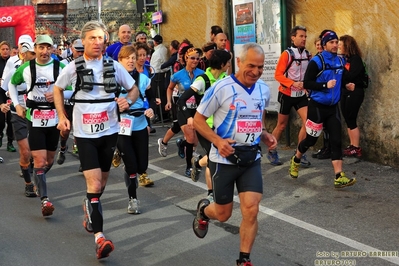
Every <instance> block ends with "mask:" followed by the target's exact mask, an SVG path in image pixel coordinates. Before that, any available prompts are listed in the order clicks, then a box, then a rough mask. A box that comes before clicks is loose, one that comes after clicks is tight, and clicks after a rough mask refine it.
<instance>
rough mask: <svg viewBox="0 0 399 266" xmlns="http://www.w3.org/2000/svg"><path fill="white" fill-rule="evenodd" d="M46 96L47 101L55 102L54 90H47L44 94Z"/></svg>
mask: <svg viewBox="0 0 399 266" xmlns="http://www.w3.org/2000/svg"><path fill="white" fill-rule="evenodd" d="M44 97H46V101H48V102H49V103H52V102H54V93H53V92H46V93H45V94H44Z"/></svg>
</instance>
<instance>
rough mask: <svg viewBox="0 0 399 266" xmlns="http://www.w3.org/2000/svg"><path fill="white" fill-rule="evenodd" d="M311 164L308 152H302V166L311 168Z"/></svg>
mask: <svg viewBox="0 0 399 266" xmlns="http://www.w3.org/2000/svg"><path fill="white" fill-rule="evenodd" d="M310 165H311V163H310V162H309V161H308V157H307V156H306V154H305V153H304V154H302V157H301V167H303V168H309V167H310Z"/></svg>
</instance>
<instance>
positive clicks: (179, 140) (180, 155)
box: [176, 139, 186, 159]
mask: <svg viewBox="0 0 399 266" xmlns="http://www.w3.org/2000/svg"><path fill="white" fill-rule="evenodd" d="M182 143H183V139H177V140H176V145H177V149H178V150H177V154H178V155H179V157H180V158H182V159H184V157H186V155H185V153H184V147H182V146H181V144H182Z"/></svg>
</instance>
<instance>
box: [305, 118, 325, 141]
mask: <svg viewBox="0 0 399 266" xmlns="http://www.w3.org/2000/svg"><path fill="white" fill-rule="evenodd" d="M305 127H306V133H307V134H308V135H310V136H312V137H318V136H320V134H321V132H322V131H323V123H320V124H317V123H315V122H312V121H310V120H309V119H308V120H306V124H305Z"/></svg>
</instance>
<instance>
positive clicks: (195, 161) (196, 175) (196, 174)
mask: <svg viewBox="0 0 399 266" xmlns="http://www.w3.org/2000/svg"><path fill="white" fill-rule="evenodd" d="M200 159H201V157H193V158H191V165H192V167H193V168H192V170H191V173H190V176H191V180H193V181H194V182H197V181H198V179H199V176H200V174H201V167H197V164H198V162H199V160H200ZM198 165H199V164H198Z"/></svg>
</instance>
